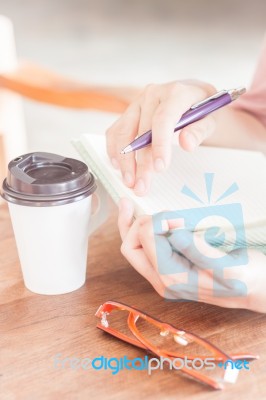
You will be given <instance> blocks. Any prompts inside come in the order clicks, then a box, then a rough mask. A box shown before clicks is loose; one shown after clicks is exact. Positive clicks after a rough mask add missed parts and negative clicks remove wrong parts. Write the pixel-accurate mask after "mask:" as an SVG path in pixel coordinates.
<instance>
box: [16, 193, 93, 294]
mask: <svg viewBox="0 0 266 400" xmlns="http://www.w3.org/2000/svg"><path fill="white" fill-rule="evenodd" d="M91 198H92V196H88V197H86V198H83V199H82V200H79V201H74V202H72V203H69V204H64V205H58V206H54V207H50V206H47V207H30V206H25V205H19V204H13V203H8V206H9V211H10V216H11V220H12V225H13V230H14V234H15V238H16V244H17V249H18V254H19V259H20V264H21V269H22V274H23V278H24V283H25V286H26V287H27V288H28V289H29V290H31V291H32V292H34V293H39V294H46V295H56V294H63V293H68V292H72V291H73V290H76V289H78V288H80V287H81V286H82V285H83V284H84V282H85V280H86V265H87V248H88V232H89V224H90V215H91Z"/></svg>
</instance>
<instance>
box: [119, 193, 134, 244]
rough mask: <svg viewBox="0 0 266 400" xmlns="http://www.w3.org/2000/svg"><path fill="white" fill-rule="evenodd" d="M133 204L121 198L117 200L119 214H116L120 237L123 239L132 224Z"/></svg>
mask: <svg viewBox="0 0 266 400" xmlns="http://www.w3.org/2000/svg"><path fill="white" fill-rule="evenodd" d="M133 216H134V206H133V203H132V202H131V201H130V200H128V199H126V198H122V199H121V200H120V202H119V214H118V228H119V232H120V236H121V239H122V240H124V238H125V236H126V235H127V233H128V231H129V229H130V227H131V226H132V224H133Z"/></svg>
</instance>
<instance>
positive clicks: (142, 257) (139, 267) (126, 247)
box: [121, 216, 163, 294]
mask: <svg viewBox="0 0 266 400" xmlns="http://www.w3.org/2000/svg"><path fill="white" fill-rule="evenodd" d="M146 218H149V217H147V216H144V217H140V218H138V219H137V220H136V221H135V222H134V223H133V224H132V226H131V228H130V229H129V231H128V233H127V235H126V236H125V237H124V241H123V243H122V246H121V253H122V254H123V256H124V257H125V258H126V259H127V260H128V262H129V263H130V264H131V265H132V266H133V267H134V269H135V270H136V271H137V272H138V273H140V274H141V275H142V276H143V277H144V278H145V279H147V280H148V281H149V282H150V283H151V284H152V286H153V287H154V289H155V290H156V291H157V292H158V293H160V294H162V293H163V287H162V283H161V281H160V279H159V277H158V274H157V273H156V271H154V267H153V265H152V264H151V262H150V261H149V259H148V258H147V256H146V254H145V252H144V251H143V248H142V246H141V243H140V240H139V226H140V224H141V223H142V222H143V221H145V219H146Z"/></svg>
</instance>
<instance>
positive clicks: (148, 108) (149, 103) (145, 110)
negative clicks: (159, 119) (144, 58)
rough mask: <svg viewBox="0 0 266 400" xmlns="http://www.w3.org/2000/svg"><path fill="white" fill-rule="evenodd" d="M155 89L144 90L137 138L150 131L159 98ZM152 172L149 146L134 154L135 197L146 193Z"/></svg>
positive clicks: (150, 87) (150, 86)
mask: <svg viewBox="0 0 266 400" xmlns="http://www.w3.org/2000/svg"><path fill="white" fill-rule="evenodd" d="M155 87H156V86H155V85H149V86H148V87H147V88H146V91H145V96H144V98H143V100H142V102H141V114H140V121H139V129H138V135H139V136H140V135H142V134H143V133H145V132H147V131H149V130H150V129H151V125H152V118H153V114H154V112H155V110H156V108H157V107H158V104H159V98H158V96H157V95H156V94H155V93H154V88H155ZM152 172H153V162H152V153H151V148H150V146H149V147H145V148H143V149H140V150H138V151H137V154H136V182H135V187H134V192H135V194H136V195H137V196H144V195H145V194H146V193H147V192H148V190H149V188H150V183H151V175H152Z"/></svg>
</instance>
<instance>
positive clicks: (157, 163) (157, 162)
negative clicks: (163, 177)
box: [154, 158, 165, 172]
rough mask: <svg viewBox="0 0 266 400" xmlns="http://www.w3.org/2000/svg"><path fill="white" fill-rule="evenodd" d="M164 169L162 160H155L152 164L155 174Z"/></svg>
mask: <svg viewBox="0 0 266 400" xmlns="http://www.w3.org/2000/svg"><path fill="white" fill-rule="evenodd" d="M164 168H165V164H164V162H163V160H162V159H161V158H156V160H155V162H154V169H155V171H157V172H161V171H163V170H164Z"/></svg>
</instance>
